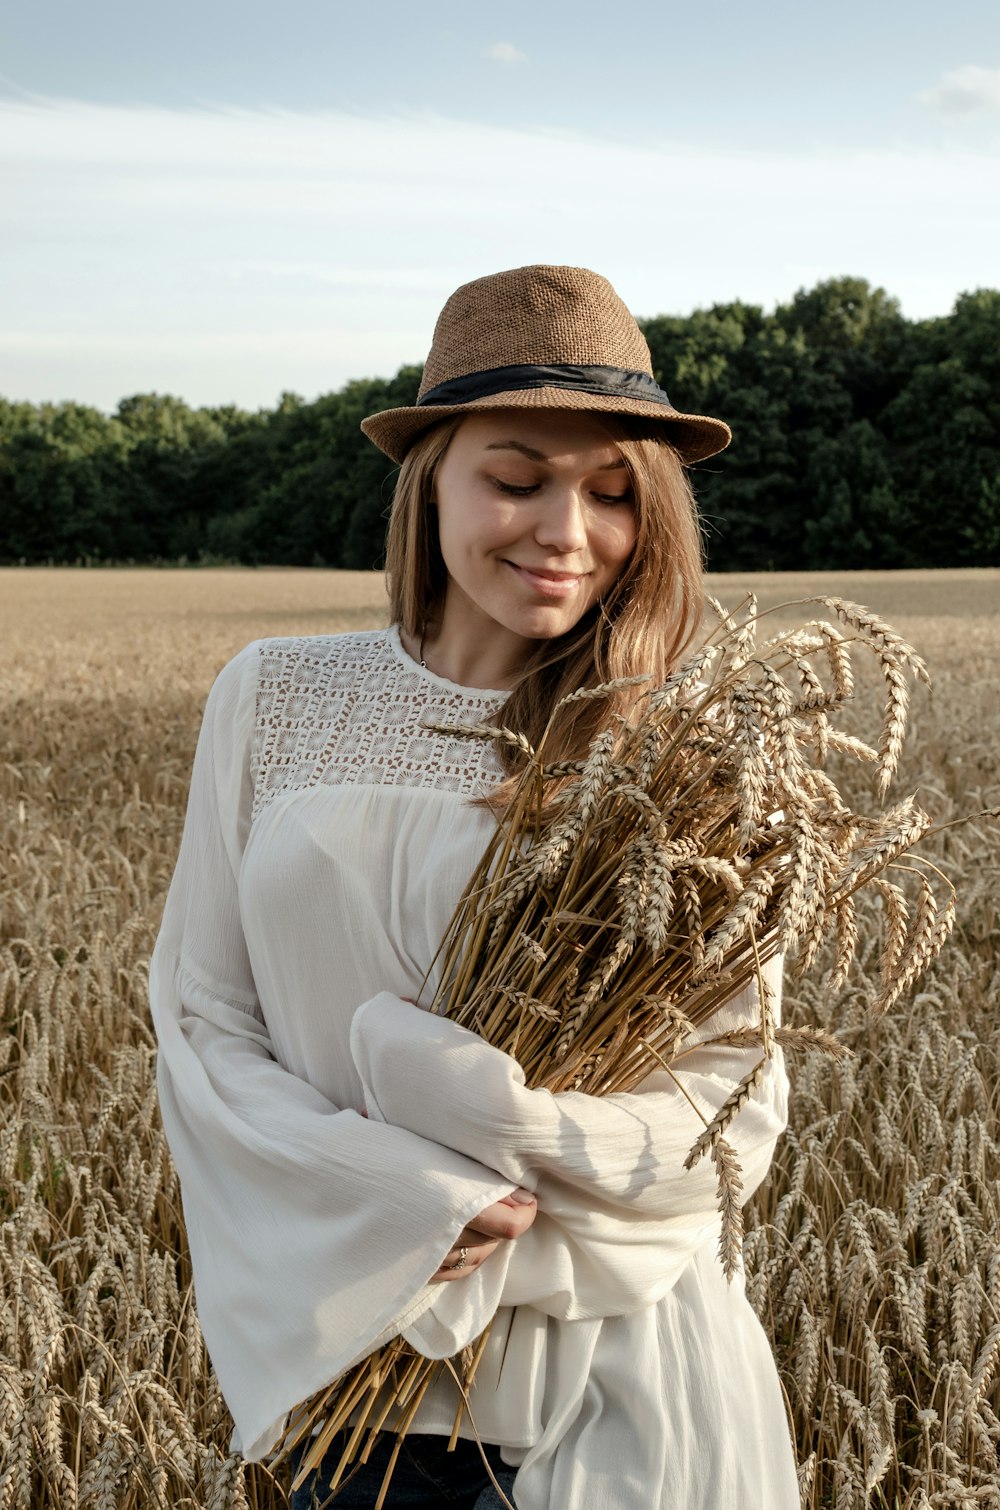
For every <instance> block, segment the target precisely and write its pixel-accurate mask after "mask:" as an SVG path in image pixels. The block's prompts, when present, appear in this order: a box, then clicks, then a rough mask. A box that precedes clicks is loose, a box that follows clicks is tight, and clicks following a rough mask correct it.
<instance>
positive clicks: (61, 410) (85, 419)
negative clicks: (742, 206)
mask: <svg viewBox="0 0 1000 1510" xmlns="http://www.w3.org/2000/svg"><path fill="white" fill-rule="evenodd" d="M640 324H641V325H642V328H643V330H644V332H645V335H646V338H647V340H648V341H649V345H650V350H651V352H652V356H653V367H654V371H655V373H656V376H657V379H658V381H659V382H660V384H661V386H663V387H664V388H665V389H666V390H667V392H668V393H669V395H670V397H671V399H672V400H673V402H674V403H675V404H676V405H677V407H678V408H681V409H684V410H686V411H688V412H689V413H696V414H714V415H718V416H720V417H722V418H723V419H725V420H727V421H728V422H729V424H730V425H731V426H732V428H733V432H734V441H733V444H732V446H731V447H730V448H729V450H728V451H725V452H723V454H722V455H721V456H717V457H712V458H710V459H709V460H708V461H706V462H703V463H701V464H699V465H698V466H696V467H695V468H693V478H694V483H695V489H696V492H697V495H698V501H699V505H700V508H701V512H702V515H703V518H704V521H705V534H706V553H707V557H708V564H709V566H710V567H711V568H712V569H713V570H715V571H735V570H742V571H751V570H803V569H804V570H808V569H820V570H823V569H825V570H833V569H836V568H848V569H860V568H872V569H879V570H881V569H885V568H894V567H924V566H986V565H991V566H996V565H998V564H1000V291H997V290H991V289H980V290H978V291H976V292H974V293H967V294H963V295H961V296H960V298H959V299H958V300H957V302H956V304H955V308H954V310H953V311H952V313H951V314H949V315H947V316H943V317H940V318H936V319H929V320H908V319H906V318H905V317H904V316H903V314H902V313H901V311H900V308H899V304H898V302H897V301H896V300H895V299H893V298H891V297H890V296H889V295H888V294H887V293H886V292H885V291H884V290H883V289H880V288H873V287H871V286H870V285H869V284H868V283H867V282H866V281H865V280H864V279H861V278H837V279H831V280H829V281H826V282H822V283H819V284H817V285H816V287H815V288H813V289H808V290H801V291H800V292H799V293H797V294H796V295H795V297H794V298H793V299H791V300H790V301H789V302H788V303H787V304H782V305H779V306H778V307H777V308H776V309H775V310H774V311H773V312H772V313H768V314H765V313H764V311H763V309H762V308H760V307H759V306H757V305H753V304H743V303H741V302H734V303H729V304H717V305H714V306H713V307H712V308H710V309H703V310H696V311H695V312H694V313H693V314H691V315H685V316H669V315H659V316H656V317H655V318H652V319H647V320H643V321H640ZM419 380H420V368H419V367H418V366H404V367H401V368H400V370H399V371H398V372H397V373H396V375H395V377H393V378H391V379H377V378H376V379H363V380H356V381H353V382H349V383H347V384H345V385H344V386H343V387H342V388H340V389H339V390H338V391H337V392H335V393H329V394H326V395H324V396H323V397H321V398H318V399H317V400H316V401H315V402H313V403H306V402H304V401H303V400H302V399H301V398H298V397H297V396H296V395H294V394H291V393H285V394H283V395H282V397H281V399H280V400H279V402H278V404H277V406H276V408H275V409H274V410H258V411H257V412H256V413H249V412H247V411H244V410H241V409H238V408H236V407H233V406H222V407H215V408H199V409H192V408H190V407H189V406H188V405H186V404H185V403H183V402H182V401H181V400H180V399H178V398H172V397H168V396H161V395H159V394H140V395H137V396H135V397H132V398H127V399H123V400H122V402H121V403H120V404H119V406H118V408H117V410H116V412H115V413H114V414H113V415H106V414H104V413H102V412H101V411H99V410H97V409H93V408H90V407H88V406H86V405H83V404H76V403H60V404H37V405H35V404H29V403H15V402H9V401H7V400H4V399H0V561H2V562H3V563H5V564H11V563H24V564H36V563H42V562H53V563H73V562H81V563H88V564H99V563H113V562H133V563H154V562H162V563H171V562H180V563H199V562H201V563H214V562H241V563H244V564H249V565H289V566H339V567H351V568H361V569H366V568H370V567H374V566H376V565H378V564H379V563H380V560H381V553H382V543H383V536H384V531H385V519H386V514H387V510H388V506H389V502H390V499H391V494H392V487H393V482H394V477H395V468H393V466H392V464H391V463H390V462H389V461H388V460H387V459H386V458H385V457H384V456H383V455H382V454H381V453H380V452H379V451H377V450H376V449H375V447H374V446H372V445H371V443H370V442H369V441H367V440H366V439H365V438H364V437H363V436H362V435H361V433H360V430H359V428H358V426H359V423H360V421H361V419H362V418H364V416H365V415H367V414H370V413H372V412H374V411H375V410H377V409H383V408H389V407H391V406H393V405H397V404H411V403H413V402H414V400H415V398H416V393H417V387H418V384H419Z"/></svg>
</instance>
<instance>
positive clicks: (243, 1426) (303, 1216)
mask: <svg viewBox="0 0 1000 1510" xmlns="http://www.w3.org/2000/svg"><path fill="white" fill-rule="evenodd" d="M258 663H259V647H258V645H257V644H253V645H250V646H248V647H247V648H246V649H245V650H244V651H242V652H241V653H240V654H239V655H237V656H236V657H235V658H234V659H233V660H232V661H231V662H230V663H229V664H228V665H227V666H226V667H225V668H224V669H223V671H222V672H221V673H220V675H219V677H218V679H217V680H216V682H215V685H214V686H213V688H212V691H211V693H210V695H209V698H208V702H207V706H206V710H205V716H204V721H203V724H202V728H201V733H200V736H199V740H198V747H197V753H196V756H195V761H194V767H193V772H192V778H191V789H190V796H189V802H188V809H187V816H186V821H185V825H184V833H183V838H182V842H181V847H180V853H179V857H178V861H177V867H176V870H175V873H174V877H173V880H172V883H171V886H170V890H169V894H168V896H167V901H166V906H165V909H164V914H163V922H162V927H161V930H160V933H159V937H158V939H157V943H156V947H155V950H154V953H153V958H152V962H151V967H150V1005H151V1010H152V1016H153V1021H154V1024H155V1028H156V1033H157V1037H158V1042H159V1054H158V1062H157V1084H158V1089H159V1101H160V1109H161V1113H162V1118H163V1124H164V1128H165V1130H166V1134H167V1139H168V1142H169V1145H170V1150H171V1153H172V1155H173V1158H174V1161H175V1163H176V1166H177V1170H178V1174H179V1176H180V1183H181V1192H182V1198H183V1207H184V1218H185V1224H186V1227H187V1235H188V1243H189V1247H190V1253H191V1262H192V1267H193V1273H194V1283H195V1294H196V1300H197V1307H198V1315H199V1318H200V1321H201V1326H202V1330H203V1332H204V1336H205V1340H206V1344H207V1346H208V1350H209V1353H210V1355H211V1358H212V1362H213V1364H214V1366H215V1369H216V1372H217V1374H218V1378H219V1383H220V1387H221V1389H222V1393H223V1395H224V1397H225V1400H226V1403H227V1404H228V1406H229V1408H230V1410H231V1412H232V1415H233V1418H234V1422H235V1431H234V1436H233V1446H234V1449H235V1450H238V1451H242V1452H243V1454H244V1455H245V1456H246V1457H247V1458H250V1459H253V1458H259V1457H261V1456H263V1455H264V1453H266V1451H267V1450H268V1449H269V1448H270V1447H271V1446H272V1445H273V1443H274V1441H275V1440H276V1438H277V1436H278V1435H279V1433H280V1430H281V1428H282V1425H283V1421H284V1417H285V1415H286V1413H287V1412H288V1411H289V1410H290V1409H291V1408H292V1407H293V1406H295V1405H296V1404H297V1403H298V1402H299V1401H301V1400H303V1399H305V1398H306V1397H308V1396H309V1395H310V1394H311V1393H313V1391H315V1390H316V1389H318V1388H319V1387H321V1386H323V1385H325V1384H327V1383H328V1382H330V1381H331V1380H332V1379H334V1378H335V1377H337V1376H338V1375H339V1374H340V1373H341V1372H343V1370H344V1369H345V1368H347V1367H348V1366H349V1365H350V1364H351V1363H352V1362H354V1361H356V1360H357V1359H358V1358H361V1357H364V1356H365V1355H366V1354H367V1353H369V1352H371V1351H372V1350H373V1348H374V1347H376V1346H377V1345H378V1343H379V1342H380V1341H382V1340H385V1339H387V1338H388V1337H390V1336H393V1335H396V1334H397V1333H398V1332H399V1331H400V1330H401V1329H402V1328H404V1327H405V1326H406V1325H407V1324H408V1322H410V1321H413V1320H414V1319H415V1318H417V1317H419V1316H420V1315H421V1314H422V1312H423V1311H424V1310H426V1308H427V1307H428V1305H429V1304H430V1303H431V1302H432V1301H433V1300H434V1298H435V1291H436V1290H439V1289H441V1288H448V1287H447V1286H444V1287H443V1286H440V1285H438V1286H433V1285H429V1284H428V1281H429V1279H430V1277H431V1275H432V1274H433V1273H434V1272H435V1271H436V1270H437V1268H438V1267H439V1265H440V1264H441V1262H442V1259H443V1257H444V1255H445V1253H446V1252H447V1251H448V1249H449V1247H450V1246H451V1245H452V1243H453V1241H454V1238H455V1236H457V1234H458V1233H459V1232H460V1231H461V1229H462V1228H463V1227H464V1226H465V1225H466V1224H467V1223H468V1222H469V1220H470V1219H471V1218H472V1217H474V1216H475V1215H476V1214H477V1213H478V1212H480V1211H481V1210H482V1209H483V1208H484V1207H486V1206H488V1205H490V1204H491V1203H493V1202H494V1201H496V1200H499V1199H500V1198H501V1197H502V1196H505V1195H507V1194H509V1192H510V1190H511V1188H512V1184H513V1183H514V1182H512V1181H510V1180H509V1179H507V1177H506V1176H504V1175H501V1174H498V1173H497V1172H496V1171H494V1170H492V1169H490V1168H488V1167H486V1166H484V1165H483V1164H481V1163H480V1162H479V1161H478V1160H477V1159H476V1158H475V1156H474V1155H470V1154H466V1153H464V1152H463V1151H462V1150H461V1149H460V1148H458V1147H450V1146H449V1147H446V1146H444V1145H442V1144H441V1143H440V1142H438V1141H437V1140H435V1139H434V1137H433V1135H431V1136H430V1137H429V1138H428V1137H425V1136H424V1134H422V1133H418V1132H415V1131H413V1130H411V1129H407V1128H405V1127H404V1126H402V1124H397V1125H391V1124H389V1123H385V1122H381V1121H377V1120H375V1119H370V1120H366V1118H365V1117H364V1116H362V1115H360V1114H359V1111H360V1109H358V1110H355V1109H351V1108H347V1107H344V1108H340V1107H337V1106H335V1105H333V1104H332V1102H330V1101H329V1100H328V1099H327V1098H326V1097H325V1096H324V1095H322V1094H321V1093H320V1092H319V1091H318V1090H317V1089H316V1088H315V1087H314V1086H312V1085H310V1084H308V1083H307V1082H305V1081H304V1080H302V1079H300V1078H298V1077H297V1076H295V1075H292V1074H290V1073H289V1072H288V1071H287V1070H285V1069H284V1068H283V1067H282V1065H281V1064H280V1063H279V1062H278V1061H277V1059H276V1057H275V1054H274V1051H273V1048H272V1043H271V1039H270V1036H269V1034H268V1030H267V1025H266V1022H265V1020H264V1015H263V1013H262V1011H261V1007H260V1004H259V1001H258V998H257V992H256V990H255V985H254V979H253V974H252V971H251V968H250V962H249V957H248V952H247V944H246V939H245V936H244V931H243V925H242V921H241V914H240V898H239V875H240V866H241V860H242V856H243V852H244V848H245V846H246V844H247V840H248V836H249V834H250V827H251V802H252V777H251V770H250V756H251V745H252V740H253V733H254V724H255V700H256V684H257V668H258ZM394 999H395V998H394ZM496 1298H497V1297H496V1295H495V1294H490V1295H488V1296H486V1297H485V1298H484V1299H483V1300H482V1301H481V1303H480V1304H479V1305H478V1306H477V1305H471V1306H470V1307H469V1308H468V1314H467V1316H466V1323H467V1330H468V1335H464V1334H463V1335H462V1337H461V1338H460V1342H465V1341H468V1340H471V1338H472V1337H474V1336H475V1335H476V1334H477V1332H478V1330H481V1328H482V1326H483V1325H484V1324H485V1323H486V1321H487V1320H488V1319H489V1315H490V1314H492V1308H495V1305H496Z"/></svg>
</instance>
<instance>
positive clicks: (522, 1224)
mask: <svg viewBox="0 0 1000 1510" xmlns="http://www.w3.org/2000/svg"><path fill="white" fill-rule="evenodd" d="M537 1211H538V1205H537V1202H536V1201H535V1197H534V1196H533V1195H532V1194H531V1191H530V1190H522V1189H520V1188H518V1189H517V1190H514V1191H512V1192H511V1193H510V1195H506V1196H504V1198H503V1200H502V1201H495V1202H494V1203H493V1205H492V1206H487V1207H486V1209H485V1211H480V1213H479V1215H478V1216H477V1217H476V1218H475V1220H474V1221H472V1222H470V1223H469V1225H468V1226H467V1227H463V1228H462V1231H461V1232H460V1233H459V1234H458V1237H457V1238H456V1239H455V1243H454V1246H453V1247H451V1248H449V1249H448V1252H447V1253H446V1254H445V1256H444V1262H443V1263H442V1265H441V1267H440V1269H438V1271H437V1273H436V1274H432V1275H431V1284H435V1285H436V1284H443V1283H444V1282H445V1280H448V1279H467V1278H468V1277H469V1275H470V1274H474V1273H475V1272H476V1270H477V1269H478V1268H479V1266H480V1264H483V1263H485V1262H486V1260H487V1259H488V1258H489V1256H490V1254H491V1253H495V1252H496V1250H497V1248H498V1247H499V1246H500V1244H501V1243H505V1242H512V1241H513V1240H514V1238H517V1237H520V1236H521V1234H522V1233H524V1232H527V1230H528V1228H529V1227H530V1226H531V1224H532V1222H533V1221H534V1220H535V1215H536V1213H537Z"/></svg>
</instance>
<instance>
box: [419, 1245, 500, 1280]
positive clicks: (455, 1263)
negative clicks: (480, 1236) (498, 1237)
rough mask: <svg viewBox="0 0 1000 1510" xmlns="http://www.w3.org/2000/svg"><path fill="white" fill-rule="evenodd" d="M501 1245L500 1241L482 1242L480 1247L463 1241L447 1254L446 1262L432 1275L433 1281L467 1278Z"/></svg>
mask: <svg viewBox="0 0 1000 1510" xmlns="http://www.w3.org/2000/svg"><path fill="white" fill-rule="evenodd" d="M499 1246H500V1245H499V1243H483V1242H480V1243H479V1246H478V1247H468V1246H467V1245H466V1244H464V1243H463V1244H461V1245H460V1246H459V1247H457V1248H452V1249H451V1251H450V1252H449V1253H446V1254H445V1258H444V1263H443V1264H442V1265H441V1267H440V1268H439V1269H438V1270H437V1272H436V1273H435V1274H434V1275H432V1277H431V1283H432V1284H442V1283H446V1282H447V1281H448V1280H453V1279H467V1278H468V1276H469V1275H470V1274H474V1273H475V1272H476V1270H477V1269H478V1268H479V1267H480V1265H481V1264H483V1263H484V1262H485V1261H486V1259H487V1258H489V1256H490V1254H491V1253H493V1252H495V1250H496V1249H497V1248H498V1247H499Z"/></svg>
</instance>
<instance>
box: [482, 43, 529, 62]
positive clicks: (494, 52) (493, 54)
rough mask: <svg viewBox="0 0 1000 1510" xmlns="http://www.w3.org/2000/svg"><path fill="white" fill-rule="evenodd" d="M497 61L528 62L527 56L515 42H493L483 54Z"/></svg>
mask: <svg viewBox="0 0 1000 1510" xmlns="http://www.w3.org/2000/svg"><path fill="white" fill-rule="evenodd" d="M483 57H485V58H492V59H493V60H494V62H496V63H526V62H527V61H528V60H527V57H526V56H525V54H524V53H523V52H522V51H521V50H520V48H519V47H515V46H514V44H513V42H491V43H490V45H489V47H487V49H486V51H485V52H484V54H483Z"/></svg>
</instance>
